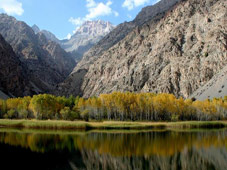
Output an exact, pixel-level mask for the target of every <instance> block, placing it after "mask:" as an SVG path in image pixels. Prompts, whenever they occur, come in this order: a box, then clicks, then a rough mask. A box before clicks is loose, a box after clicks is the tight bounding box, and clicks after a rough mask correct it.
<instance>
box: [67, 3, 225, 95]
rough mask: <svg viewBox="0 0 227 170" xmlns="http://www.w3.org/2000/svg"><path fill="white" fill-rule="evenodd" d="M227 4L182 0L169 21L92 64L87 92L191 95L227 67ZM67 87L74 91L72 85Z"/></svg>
mask: <svg viewBox="0 0 227 170" xmlns="http://www.w3.org/2000/svg"><path fill="white" fill-rule="evenodd" d="M226 3H227V2H226V1H225V0H190V1H189V0H188V1H182V2H181V3H179V4H177V6H176V7H175V8H174V9H172V10H170V11H169V12H168V14H166V15H165V17H163V18H162V15H161V14H160V15H158V16H156V17H155V18H156V19H153V20H150V21H148V22H146V23H145V24H144V25H143V26H141V27H137V28H135V29H134V30H133V31H132V32H131V33H129V34H128V35H127V36H126V37H125V38H124V39H123V40H122V41H120V42H119V43H117V44H116V45H114V46H113V47H111V48H110V49H109V50H107V51H105V52H104V53H103V54H102V55H101V56H100V57H98V59H96V60H95V61H94V63H93V64H90V65H88V66H87V69H88V72H87V73H86V75H85V77H84V78H83V79H82V80H83V83H82V86H81V89H80V90H81V93H82V94H83V95H84V97H89V96H93V95H98V94H100V93H109V92H113V91H134V92H140V91H142V92H157V93H160V92H166V93H173V94H175V95H176V96H183V97H188V96H189V95H190V94H192V93H193V92H194V91H195V90H196V89H198V88H199V87H201V86H203V85H204V84H205V83H206V82H208V81H209V80H210V79H211V78H212V77H213V76H214V75H215V74H216V73H217V72H218V71H220V70H221V69H222V68H224V66H225V65H226V64H227V56H226V55H227V54H226V49H227V44H226V32H227V31H226V28H227V27H226V26H227V25H226V23H227V22H226V16H227V13H226V5H227V4H226ZM160 17H161V18H162V19H160ZM76 71H77V70H75V73H76ZM72 75H73V73H72V74H71V76H72ZM63 86H66V87H68V89H69V90H68V91H67V92H68V93H73V92H74V91H73V90H70V86H68V83H67V81H65V82H64V84H63ZM71 89H73V88H71Z"/></svg>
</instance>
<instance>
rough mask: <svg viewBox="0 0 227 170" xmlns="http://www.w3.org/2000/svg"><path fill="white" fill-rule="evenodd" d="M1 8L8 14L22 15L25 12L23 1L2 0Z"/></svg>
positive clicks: (0, 2) (0, 0)
mask: <svg viewBox="0 0 227 170" xmlns="http://www.w3.org/2000/svg"><path fill="white" fill-rule="evenodd" d="M0 9H2V10H3V11H4V12H5V13H7V14H8V15H22V14H23V13H24V9H23V7H22V3H20V2H18V1H17V0H0Z"/></svg>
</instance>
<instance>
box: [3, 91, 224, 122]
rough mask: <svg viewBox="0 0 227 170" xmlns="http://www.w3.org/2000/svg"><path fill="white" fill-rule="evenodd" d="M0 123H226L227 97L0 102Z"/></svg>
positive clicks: (42, 96) (146, 96)
mask: <svg viewBox="0 0 227 170" xmlns="http://www.w3.org/2000/svg"><path fill="white" fill-rule="evenodd" d="M0 118H1V119H37V120H48V119H51V120H71V121H73V120H84V121H91V120H96V121H102V120H115V121H186V120H199V121H206V120H207V121H208V120H209V121H210V120H227V96H225V97H224V99H223V98H214V99H212V100H210V99H207V100H204V101H198V100H194V99H183V98H176V97H175V96H174V95H172V94H165V93H163V94H153V93H131V92H125V93H123V92H113V93H111V94H101V95H100V96H99V97H91V98H88V99H85V98H82V97H73V96H70V97H68V98H66V97H61V96H54V95H50V94H40V95H34V96H33V97H23V98H10V99H7V100H0Z"/></svg>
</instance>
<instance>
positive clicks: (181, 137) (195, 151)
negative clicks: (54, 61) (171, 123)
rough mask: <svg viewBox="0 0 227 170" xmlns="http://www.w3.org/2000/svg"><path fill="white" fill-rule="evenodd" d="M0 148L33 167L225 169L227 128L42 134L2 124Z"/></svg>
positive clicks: (3, 157) (8, 154)
mask: <svg viewBox="0 0 227 170" xmlns="http://www.w3.org/2000/svg"><path fill="white" fill-rule="evenodd" d="M2 148H4V149H2ZM0 150H1V153H3V154H1V155H4V154H5V155H7V156H6V157H5V156H1V158H0V159H1V160H4V161H3V162H5V163H7V164H9V165H10V163H9V162H15V161H18V162H19V161H21V160H20V159H22V161H23V160H24V161H23V162H24V164H23V163H20V165H21V166H22V168H23V169H26V168H27V169H30V168H31V167H32V165H34V164H35V165H36V166H33V168H32V169H34V168H37V169H122V170H127V169H162V170H169V169H185V170H186V169H190V170H191V169H218V170H219V169H220V170H221V169H223V170H225V169H227V130H226V129H223V130H213V131H209V130H206V131H195V132H192V131H183V132H176V131H149V132H131V131H127V132H121V131H117V132H109V131H105V132H78V133H77V132H75V133H70V134H66V133H65V132H60V133H59V134H51V133H48V134H43V133H42V132H35V131H34V132H26V131H25V132H24V131H18V130H17V131H13V130H7V129H6V130H2V129H1V131H0ZM2 151H3V152H2ZM10 153H13V154H10ZM17 154H18V155H17ZM8 157H9V158H8ZM8 159H10V161H9V160H8ZM30 159H31V160H30ZM25 165H26V166H25ZM17 166H18V165H17Z"/></svg>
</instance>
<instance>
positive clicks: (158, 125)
mask: <svg viewBox="0 0 227 170" xmlns="http://www.w3.org/2000/svg"><path fill="white" fill-rule="evenodd" d="M0 127H6V128H30V129H55V130H74V129H75V130H92V129H112V130H113V129H136V130H140V129H193V128H224V127H227V121H185V122H120V121H103V122H85V121H62V120H59V121H58V120H9V119H0Z"/></svg>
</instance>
